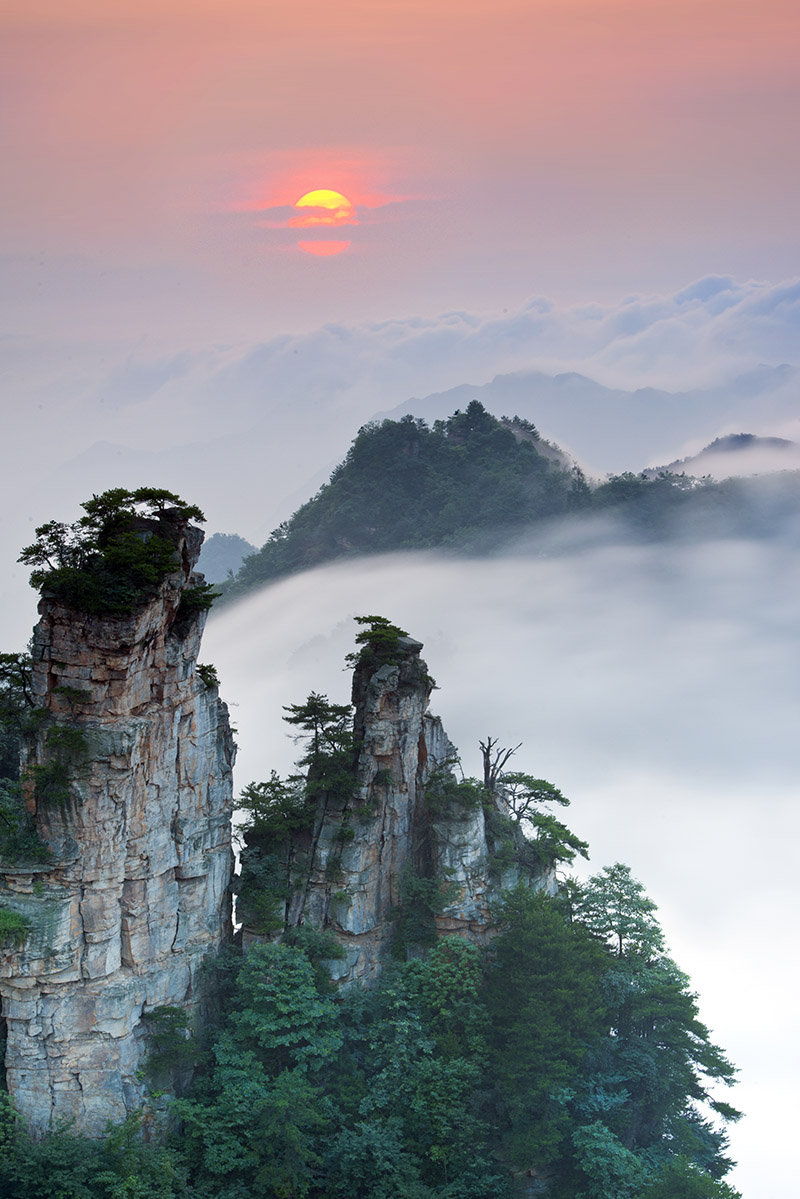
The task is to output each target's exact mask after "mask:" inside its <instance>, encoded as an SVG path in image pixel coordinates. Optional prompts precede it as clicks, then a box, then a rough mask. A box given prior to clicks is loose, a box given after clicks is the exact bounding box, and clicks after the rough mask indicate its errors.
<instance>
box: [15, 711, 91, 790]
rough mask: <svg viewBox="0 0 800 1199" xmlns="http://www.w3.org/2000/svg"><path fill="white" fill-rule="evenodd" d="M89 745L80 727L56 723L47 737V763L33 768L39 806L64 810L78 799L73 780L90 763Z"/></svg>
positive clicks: (32, 778) (30, 769)
mask: <svg viewBox="0 0 800 1199" xmlns="http://www.w3.org/2000/svg"><path fill="white" fill-rule="evenodd" d="M87 753H88V743H87V740H86V734H85V733H84V731H83V729H82V728H80V727H79V726H77V725H64V724H54V725H52V726H51V727H50V728H49V729H48V730H47V734H46V736H45V743H44V756H45V761H44V762H40V763H36V764H35V765H33V766H31V767H29V771H28V776H29V778H30V781H31V783H32V785H33V792H34V795H35V797H36V802H37V804H42V805H43V806H45V807H52V806H55V805H58V806H59V807H64V806H65V805H66V804H67V803H69V802H70V801H71V800H72V799H73V798H74V796H75V791H74V787H73V780H74V775H75V773H76V771H80V770H81V769H82V768H83V766H84V764H85V761H86V755H87Z"/></svg>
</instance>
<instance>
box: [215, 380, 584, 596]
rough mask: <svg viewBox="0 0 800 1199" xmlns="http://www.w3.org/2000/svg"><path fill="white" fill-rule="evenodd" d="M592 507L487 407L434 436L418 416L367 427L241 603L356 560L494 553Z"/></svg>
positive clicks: (263, 554) (239, 588) (256, 566)
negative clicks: (499, 537)
mask: <svg viewBox="0 0 800 1199" xmlns="http://www.w3.org/2000/svg"><path fill="white" fill-rule="evenodd" d="M587 502H588V489H587V488H586V484H585V481H584V480H583V478H582V476H580V475H579V474H575V473H574V472H572V471H569V470H565V469H562V468H561V467H559V466H558V465H556V464H555V463H554V462H552V461H550V460H549V459H548V458H546V457H545V456H544V455H543V454H541V453H540V452H539V449H538V448H537V444H536V441H535V439H533V438H531V437H523V438H520V439H518V438H517V437H515V435H514V432H513V431H512V430H511V429H510V428H508V427H506V426H505V425H504V424H503V422H501V421H499V420H497V419H496V418H495V417H493V416H491V415H490V414H489V413H488V412H486V410H485V409H484V408H483V406H482V405H481V404H480V403H478V402H477V401H472V402H471V403H470V404H469V406H468V408H467V410H466V412H456V413H454V415H453V416H452V417H451V418H450V419H449V420H447V421H437V422H436V423H435V424H434V425H433V427H432V428H429V427H428V426H427V425H426V424H425V422H424V421H422V420H417V419H415V418H414V417H412V416H406V417H403V418H402V419H401V420H399V421H393V420H385V421H382V422H381V423H380V424H371V425H365V426H364V428H362V429H361V430H360V431H359V433H358V435H357V437H356V438H355V440H354V441H353V444H352V446H351V447H350V450H349V451H348V454H347V457H346V458H345V460H344V462H342V463H341V464H340V465H339V466H337V467H336V469H335V470H334V472H333V474H332V475H331V479H330V482H329V483H327V484H326V485H325V486H324V487H322V488H321V490H320V491H319V492H318V493H317V495H316V496H315V497H314V498H313V499H311V500H309V501H308V502H307V503H306V504H304V505H303V506H302V507H301V508H299V509H298V511H297V512H295V513H294V515H293V516H292V517H291V518H290V519H289V520H287V521H285V522H284V523H283V524H281V525H279V526H278V528H277V529H275V530H274V531H273V532H272V534H271V535H270V538H269V540H268V541H267V543H266V545H264V546H263V547H262V548H261V549H260V550H259V551H258V553H256V554H253V555H252V556H251V557H250V558H248V559H246V561H245V562H244V563H243V565H242V567H241V569H240V570H239V573H238V575H237V576H236V578H235V580H234V581H233V582H232V583H230V584H225V586H224V591H225V594H226V595H236V594H240V593H242V592H244V591H247V590H249V589H250V588H252V587H255V586H258V585H259V584H261V583H264V582H267V581H269V580H272V579H277V578H280V577H281V576H283V575H286V574H291V573H293V572H295V571H299V570H306V569H308V568H309V567H312V566H316V565H318V564H320V563H322V562H327V561H330V560H332V559H335V558H340V557H343V556H348V555H354V554H369V553H384V552H386V551H389V550H398V549H424V548H428V547H431V546H448V547H453V548H461V549H470V550H471V549H474V548H476V547H477V548H483V547H488V546H490V545H493V544H494V541H495V535H496V530H497V529H500V528H505V529H509V528H511V529H518V528H520V527H521V526H522V525H525V524H528V523H530V522H532V521H539V520H543V519H545V518H547V517H550V516H559V515H563V514H564V513H567V512H570V511H573V510H574V509H575V508H576V507H581V506H584V505H585V504H586V503H587Z"/></svg>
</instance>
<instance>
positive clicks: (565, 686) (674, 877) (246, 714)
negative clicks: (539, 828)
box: [204, 540, 800, 1199]
mask: <svg viewBox="0 0 800 1199" xmlns="http://www.w3.org/2000/svg"><path fill="white" fill-rule="evenodd" d="M798 585H800V562H799V561H798V558H797V555H792V554H787V553H785V550H784V547H782V546H780V545H778V544H774V543H772V544H770V543H754V542H720V543H717V544H709V543H706V544H704V545H701V546H695V547H692V546H688V545H683V546H680V545H671V546H663V545H662V546H658V547H642V546H634V545H630V544H626V543H625V542H624V541H622V540H620V541H619V543H618V544H617V545H616V546H611V547H609V546H608V545H606V546H605V547H604V548H602V549H598V548H597V547H594V548H593V547H591V546H588V547H585V548H584V549H583V550H581V551H578V552H576V553H574V554H563V555H561V556H553V557H547V556H542V557H535V556H533V557H531V556H526V557H523V556H515V555H513V554H512V555H506V556H502V557H498V558H495V559H493V560H490V561H471V562H465V561H453V560H443V559H441V558H439V557H437V555H435V554H432V553H431V554H413V555H412V554H408V555H395V556H386V557H382V558H374V559H368V560H366V559H362V560H351V561H349V562H346V563H342V564H337V565H334V566H329V567H326V568H323V569H320V570H316V571H314V572H310V573H308V574H305V575H300V576H296V577H294V578H291V579H288V580H286V581H285V582H282V583H278V584H276V585H274V586H272V587H269V588H266V589H265V590H263V591H261V592H259V593H256V594H254V595H253V596H252V597H249V598H247V599H245V600H243V601H241V602H239V603H238V604H235V605H232V606H231V607H230V608H228V609H224V610H222V611H220V612H218V613H216V614H215V615H214V616H213V617H212V619H211V621H210V622H209V627H208V630H207V634H206V640H205V645H204V654H205V655H206V656H207V658H208V660H210V661H213V662H214V664H215V665H216V666H217V668H218V669H219V672H220V677H221V678H222V681H223V683H222V690H223V695H224V696H225V698H227V699H228V700H229V701H232V702H233V706H232V716H233V723H234V724H235V725H236V726H237V727H238V730H239V737H238V739H239V742H240V745H241V751H240V756H239V760H238V762H237V786H238V787H241V786H244V785H245V784H246V783H248V782H250V781H251V780H252V779H258V778H263V777H265V776H266V775H267V774H268V771H269V770H270V769H272V768H275V769H278V770H279V771H286V770H287V769H288V767H289V765H290V763H291V762H292V760H293V758H294V756H295V747H294V745H293V744H292V742H291V739H290V738H289V737H288V736H287V733H286V727H285V726H284V725H282V721H281V717H282V715H283V713H282V705H283V704H288V703H297V702H300V701H301V700H302V699H303V698H304V697H305V695H306V694H307V693H308V692H309V691H311V690H317V691H322V692H325V693H327V694H328V695H329V696H330V698H331V699H332V700H334V701H335V702H343V701H344V700H346V699H347V698H348V692H349V673H348V672H347V671H345V670H344V668H343V657H344V654H345V653H346V652H347V651H348V650H349V649H351V648H352V645H353V635H354V630H355V627H356V626H355V625H354V624H353V621H352V619H351V618H352V616H353V615H356V614H363V613H366V612H378V613H381V614H383V615H386V616H388V617H389V618H390V619H392V620H394V621H397V622H398V623H400V624H401V625H402V626H403V627H404V628H406V629H408V630H409V632H411V634H412V635H413V636H415V637H418V638H419V639H420V640H422V641H424V643H425V648H424V650H423V656H424V657H425V659H426V661H427V662H428V664H429V666H430V668H431V670H432V671H433V673H434V675H435V677H436V678H437V680H438V682H439V684H440V688H441V689H440V690H438V691H435V692H434V695H433V700H432V704H431V707H432V710H433V711H435V712H437V713H438V714H439V715H441V716H442V718H443V720H444V723H445V728H446V730H447V732H448V734H449V735H450V737H451V738H452V739H453V740H454V741H455V743H456V744H457V745H458V747H459V749H460V750H461V752H462V756H463V762H464V768H465V770H466V771H467V773H469V774H473V775H474V774H478V773H479V770H480V764H479V755H478V752H477V741H478V738H483V737H485V736H486V735H487V734H490V735H492V736H497V737H499V738H500V739H501V741H502V742H503V743H504V744H508V745H514V744H516V743H517V742H519V741H522V742H523V747H522V749H521V750H520V751H519V753H518V755H517V758H516V759H515V761H516V762H518V763H519V765H518V768H519V769H529V770H530V771H531V772H532V773H534V774H535V775H537V776H541V777H546V778H548V779H550V781H552V782H554V783H555V784H556V785H557V786H559V787H560V788H562V790H563V791H564V793H565V794H566V795H567V796H568V797H569V798H570V799H571V801H572V806H571V808H570V810H569V813H568V816H567V819H568V823H569V824H570V827H572V828H573V829H575V831H576V832H577V833H578V834H579V835H580V836H582V837H585V838H587V839H588V840H589V843H590V849H591V855H592V859H591V863H590V864H589V866H588V867H586V868H585V869H594V870H597V869H600V868H601V867H602V866H603V865H607V864H610V863H612V862H613V861H616V860H622V861H625V862H627V863H629V864H630V865H631V867H632V868H633V871H634V873H635V874H636V875H637V877H639V878H641V880H642V881H643V882H644V884H645V886H646V888H647V890H648V891H649V892H650V893H651V894H652V896H653V898H654V899H655V900H656V902H657V903H658V904H659V907H660V909H661V914H662V917H663V920H664V925H665V929H666V933H667V937H668V940H669V942H670V944H671V947H672V950H673V952H674V955H675V957H676V959H677V961H678V964H679V965H681V966H682V967H683V968H684V969H686V970H687V971H688V972H689V973H690V976H691V978H692V982H693V984H694V985H695V986H696V988H697V989H698V991H699V993H700V996H701V1016H702V1018H703V1019H704V1020H705V1022H707V1023H708V1024H709V1025H710V1027H711V1028H712V1030H713V1033H714V1036H715V1039H717V1040H718V1041H719V1042H720V1043H721V1044H723V1045H724V1046H725V1048H726V1050H727V1051H728V1052H729V1053H730V1055H731V1057H732V1058H733V1060H734V1061H735V1062H736V1063H737V1065H738V1066H739V1067H740V1069H741V1085H740V1086H739V1087H737V1088H736V1093H735V1094H734V1095H733V1096H732V1098H733V1101H734V1102H735V1103H736V1104H737V1105H738V1106H740V1107H742V1108H743V1109H744V1110H745V1112H746V1113H747V1116H746V1119H745V1120H744V1121H743V1122H742V1124H741V1125H738V1126H736V1127H735V1128H734V1129H733V1131H732V1153H733V1156H734V1158H737V1159H738V1160H739V1163H740V1164H739V1168H738V1170H737V1171H736V1173H735V1175H734V1179H735V1183H736V1185H737V1186H739V1187H740V1188H743V1191H744V1194H746V1195H747V1194H759V1195H765V1196H775V1197H776V1199H777V1197H778V1196H785V1197H786V1199H788V1197H789V1195H790V1194H791V1193H792V1185H793V1184H792V1183H790V1182H789V1181H788V1180H789V1178H792V1179H793V1177H794V1170H793V1165H792V1163H791V1162H790V1161H788V1160H787V1144H788V1143H789V1142H787V1141H786V1140H785V1139H784V1140H781V1137H780V1135H779V1131H778V1130H777V1129H776V1126H775V1124H774V1122H773V1120H774V1110H773V1107H772V1103H771V1102H770V1101H769V1099H765V1096H769V1095H772V1094H776V1095H777V1094H779V1093H780V1091H781V1090H782V1089H784V1088H788V1087H789V1086H791V1085H793V1084H792V1076H791V1074H790V1073H789V1071H790V1070H791V1067H790V1066H789V1065H788V1063H787V1055H786V1046H787V1045H788V1044H791V1043H792V1040H793V1036H794V1027H795V1010H794V1008H795V1004H794V996H795V994H796V990H797V984H798V982H800V971H798V967H797V963H796V962H795V961H794V960H793V959H792V958H791V956H789V955H787V954H786V952H785V947H786V945H787V944H791V943H792V942H793V938H794V931H795V930H794V914H793V912H794V910H796V901H797V883H796V879H797V878H798V877H799V876H800V870H798V867H800V862H798V860H797V845H798V843H799V842H800V836H799V835H800V825H799V824H798V813H797V805H796V780H797V773H798V765H799V764H800V763H798V749H797V735H796V730H797V727H798V718H799V717H800V687H798V681H797V680H798V678H800V638H798V635H797V627H796V615H795V603H794V596H796V594H797V589H798ZM767 865H768V868H767V869H766V870H765V866H767ZM767 978H769V992H770V1000H769V1019H768V1020H765V1018H764V1000H765V996H764V986H765V983H764V981H763V980H765V979H767ZM787 1187H788V1189H787Z"/></svg>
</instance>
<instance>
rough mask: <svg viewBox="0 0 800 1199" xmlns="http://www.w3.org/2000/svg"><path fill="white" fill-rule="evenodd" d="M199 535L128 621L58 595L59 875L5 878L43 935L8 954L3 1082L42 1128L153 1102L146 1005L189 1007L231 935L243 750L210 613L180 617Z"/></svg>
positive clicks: (39, 659)
mask: <svg viewBox="0 0 800 1199" xmlns="http://www.w3.org/2000/svg"><path fill="white" fill-rule="evenodd" d="M201 542H202V534H201V533H199V531H197V530H194V529H191V528H190V529H186V530H184V531H183V532H182V533H181V536H180V539H179V545H178V549H179V557H180V562H181V565H180V568H178V569H176V571H175V572H174V573H173V574H171V575H170V576H169V577H168V578H167V579H166V580H164V582H163V583H162V584H161V586H160V587H159V589H158V593H157V594H156V595H155V596H154V597H153V598H152V600H151V601H150V602H148V603H146V604H143V605H142V606H140V607H139V608H137V609H136V611H135V612H134V613H133V614H132V615H130V616H113V617H112V616H94V615H87V614H84V613H80V612H76V611H75V610H73V609H67V608H65V607H62V606H61V605H59V604H58V603H55V602H53V601H51V600H47V599H44V600H42V601H41V603H40V606H39V611H40V614H41V620H40V621H39V624H38V626H37V627H36V630H35V632H34V650H33V656H34V678H33V690H34V700H35V703H36V705H37V706H38V707H39V708H40V709H41V710H42V713H43V719H42V721H41V725H40V728H39V731H38V733H37V734H36V735H35V737H34V738H32V740H31V744H30V745H29V747H28V753H27V763H26V764H25V766H24V770H23V778H24V779H25V780H26V782H25V785H26V789H27V791H28V797H29V798H28V802H29V805H30V806H31V808H32V810H34V811H35V815H36V824H37V829H38V831H39V834H40V836H41V837H42V839H43V840H44V841H45V842H46V843H47V845H48V846H49V848H50V850H51V852H52V861H51V863H49V864H48V865H46V866H41V865H38V866H28V867H27V868H26V867H25V866H24V865H23V864H16V865H15V866H14V868H13V869H12V870H9V869H8V868H7V867H5V868H4V870H3V878H2V885H0V904H2V905H3V906H5V907H6V908H11V909H12V910H14V911H17V912H19V913H20V914H21V915H23V916H24V917H25V918H26V919H27V920H28V922H29V925H30V931H29V934H28V936H27V938H26V939H25V941H24V944H23V945H22V946H21V947H16V948H10V947H8V946H5V947H4V949H3V950H1V951H0V1002H1V1003H2V1008H1V1011H2V1018H3V1021H4V1023H5V1026H6V1031H7V1047H6V1078H7V1085H8V1089H9V1091H10V1093H11V1094H12V1096H13V1097H14V1101H15V1103H16V1105H17V1107H18V1109H19V1110H20V1112H21V1113H22V1114H23V1116H24V1117H25V1118H26V1119H27V1120H28V1121H29V1123H30V1125H31V1126H32V1127H33V1129H35V1130H45V1129H47V1128H49V1127H51V1125H52V1124H53V1123H54V1122H55V1121H58V1120H69V1121H73V1122H74V1128H75V1129H76V1131H82V1132H86V1133H89V1134H90V1135H91V1134H98V1133H100V1132H102V1130H103V1128H104V1126H105V1124H106V1122H107V1121H108V1120H109V1119H111V1120H120V1119H123V1118H124V1117H125V1116H126V1115H127V1114H128V1113H129V1112H131V1111H133V1110H135V1109H137V1108H138V1107H140V1106H141V1103H142V1100H143V1098H144V1083H143V1081H142V1080H141V1077H140V1071H141V1067H142V1065H143V1061H144V1058H145V1054H146V1048H147V1020H146V1016H147V1013H148V1012H150V1011H152V1010H153V1009H154V1008H156V1007H159V1006H161V1005H177V1006H179V1007H182V1008H184V1009H187V1010H189V1011H191V1010H192V1009H193V1008H194V1007H195V1006H196V1005H197V1004H198V1003H199V1001H200V997H201V994H200V993H201V990H202V988H201V987H200V986H199V980H198V971H199V970H200V966H201V963H202V962H203V959H204V958H205V957H206V955H207V954H209V953H210V952H213V951H214V950H216V949H217V948H218V947H219V945H220V943H221V942H222V941H223V940H224V939H225V938H226V937H227V936H228V934H229V928H230V911H229V897H228V886H229V881H230V875H231V869H232V854H231V848H230V844H231V833H230V814H231V808H232V783H231V766H232V763H233V758H234V746H233V740H232V737H231V731H230V726H229V723H228V714H227V709H226V707H225V705H224V704H223V703H222V702H221V701H220V699H219V697H218V695H217V692H216V689H215V688H214V687H211V688H209V687H206V685H205V683H204V682H203V680H202V679H201V677H200V676H199V674H198V672H197V670H196V664H197V653H198V650H199V646H200V638H201V634H202V630H203V625H204V623H205V613H204V612H199V613H195V614H194V615H191V614H189V613H186V614H185V608H186V605H184V609H180V602H181V597H182V595H183V594H184V593H185V592H186V590H187V588H188V589H190V588H191V586H192V585H193V584H194V583H195V582H196V581H197V576H194V575H193V574H192V569H193V566H194V563H195V562H196V560H197V556H198V554H199V550H200V544H201Z"/></svg>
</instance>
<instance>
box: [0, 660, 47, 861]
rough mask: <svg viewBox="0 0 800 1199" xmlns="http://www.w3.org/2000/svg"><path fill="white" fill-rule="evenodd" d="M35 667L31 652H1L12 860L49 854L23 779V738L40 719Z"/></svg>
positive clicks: (2, 800) (6, 817)
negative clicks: (35, 700) (30, 809)
mask: <svg viewBox="0 0 800 1199" xmlns="http://www.w3.org/2000/svg"><path fill="white" fill-rule="evenodd" d="M31 668H32V662H31V658H30V655H29V654H18V653H12V654H0V859H5V860H7V861H12V862H20V861H26V862H45V861H47V859H48V857H49V851H48V849H47V846H46V845H45V844H44V842H43V841H42V840H41V838H40V837H39V835H38V834H37V832H36V824H35V821H34V818H33V816H32V815H31V814H30V813H29V812H28V810H27V808H26V806H25V796H24V794H23V791H22V787H21V785H20V781H19V765H20V750H21V747H22V738H23V735H24V734H25V733H26V732H27V731H28V730H29V729H30V728H31V725H32V724H33V723H34V721H35V719H36V713H35V710H34V707H33V698H32V695H31Z"/></svg>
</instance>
